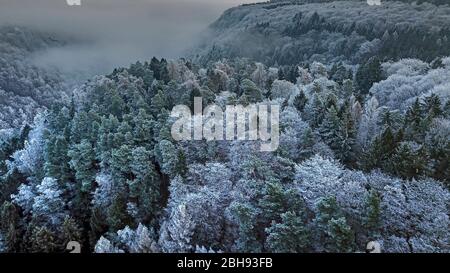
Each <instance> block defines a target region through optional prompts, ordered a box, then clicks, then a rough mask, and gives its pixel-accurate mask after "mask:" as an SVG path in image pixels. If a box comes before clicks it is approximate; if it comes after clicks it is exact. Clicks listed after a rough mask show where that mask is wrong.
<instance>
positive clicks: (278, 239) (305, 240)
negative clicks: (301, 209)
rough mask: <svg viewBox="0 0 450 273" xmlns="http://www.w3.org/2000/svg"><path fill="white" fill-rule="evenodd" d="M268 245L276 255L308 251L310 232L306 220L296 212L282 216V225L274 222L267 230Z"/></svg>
mask: <svg viewBox="0 0 450 273" xmlns="http://www.w3.org/2000/svg"><path fill="white" fill-rule="evenodd" d="M266 233H267V239H266V245H267V248H268V249H269V250H270V251H271V252H275V253H302V252H306V251H308V246H309V231H308V228H307V227H306V226H305V223H304V220H303V219H302V217H301V216H299V215H297V214H296V213H295V212H286V213H284V214H282V215H281V223H278V224H277V223H275V222H273V223H272V225H271V226H270V227H269V228H267V229H266Z"/></svg>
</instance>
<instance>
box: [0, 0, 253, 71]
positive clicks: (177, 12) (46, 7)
mask: <svg viewBox="0 0 450 273" xmlns="http://www.w3.org/2000/svg"><path fill="white" fill-rule="evenodd" d="M81 1H82V5H81V6H79V7H74V6H72V7H71V6H68V5H67V3H66V0H0V24H13V25H15V24H19V25H26V26H32V27H34V28H39V29H41V30H45V31H47V32H50V33H56V34H55V35H58V34H64V35H68V36H70V37H74V38H75V39H76V40H79V41H83V43H76V44H69V45H68V46H66V47H64V48H59V49H53V50H49V51H47V52H40V53H39V54H38V55H37V56H35V60H36V62H37V63H38V64H41V65H45V64H51V65H57V66H58V67H60V68H62V69H68V70H74V69H75V70H86V69H89V68H90V69H93V71H95V72H98V73H104V72H107V70H109V69H111V68H112V67H115V66H118V65H128V64H129V63H131V62H134V61H136V60H143V59H148V58H150V57H151V56H154V55H155V56H161V57H166V58H177V57H181V56H182V55H183V50H184V49H186V48H189V46H190V45H192V44H193V43H194V41H196V40H197V39H198V34H199V33H200V32H202V31H203V30H205V29H206V27H207V26H208V25H209V24H210V23H212V22H213V21H214V20H215V19H217V18H218V17H219V16H220V14H221V13H222V12H223V11H225V10H226V9H227V8H230V7H233V6H237V5H239V4H243V3H249V2H258V0H81Z"/></svg>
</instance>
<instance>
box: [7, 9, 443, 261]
mask: <svg viewBox="0 0 450 273" xmlns="http://www.w3.org/2000/svg"><path fill="white" fill-rule="evenodd" d="M275 2H278V1H272V3H265V4H254V5H245V6H241V7H238V8H233V9H231V10H229V11H227V12H225V14H224V15H223V16H222V18H220V19H219V20H218V21H217V22H216V23H214V24H213V25H212V28H213V29H214V31H215V32H216V33H215V35H216V38H214V39H212V40H210V41H209V44H203V45H202V46H201V48H199V49H198V52H197V53H198V54H196V55H197V56H193V58H192V59H178V60H166V59H158V58H153V59H151V60H148V61H141V62H136V63H134V64H132V65H130V66H129V67H127V68H117V69H115V70H114V71H112V72H111V73H110V74H109V75H103V76H96V77H94V78H92V79H91V80H88V81H86V82H85V83H83V84H80V85H79V86H77V88H75V89H74V90H73V91H72V92H69V93H66V91H60V90H59V87H58V86H59V85H58V84H62V85H64V82H62V81H61V83H59V82H60V81H59V80H55V81H54V82H55V85H54V86H53V85H51V84H49V83H48V84H45V86H48V90H49V91H48V92H49V94H55V98H54V99H53V100H50V103H48V102H47V101H39V99H40V98H42V97H43V96H42V93H40V92H41V91H40V90H41V89H39V88H36V89H37V91H36V93H33V92H34V91H33V90H34V89H33V88H31V89H30V90H31V91H30V92H31V93H30V94H28V95H27V96H29V97H30V99H32V100H34V101H36V108H34V107H33V109H37V110H36V112H30V113H28V114H27V115H25V116H26V117H27V118H22V117H15V116H13V115H6V116H7V117H8V119H9V120H11V122H8V123H7V124H8V125H10V127H7V128H10V129H9V130H3V131H2V132H3V134H2V135H1V138H0V252H64V251H66V246H67V243H68V242H70V241H77V242H80V243H81V245H82V250H83V251H85V252H98V253H125V252H128V253H154V252H165V253H178V252H198V253H204V252H255V253H258V252H274V253H279V252H281V253H285V252H291V253H298V252H365V251H366V245H367V243H368V242H370V241H377V242H379V243H380V244H381V250H382V251H383V252H405V253H411V252H445V253H448V252H450V232H449V228H448V227H449V224H450V220H449V207H450V206H449V205H450V192H449V189H450V180H449V177H450V173H449V172H450V168H449V159H450V158H449V157H450V100H449V99H450V91H449V90H450V57H446V56H448V55H450V53H449V52H447V50H448V46H447V47H445V45H448V44H446V43H447V41H446V40H445V39H444V37H445V36H446V34H445V33H446V32H445V31H447V30H448V26H449V24H450V10H448V9H449V8H448V6H446V5H443V6H440V7H439V9H436V8H435V7H436V6H435V5H432V4H429V3H423V4H412V5H411V4H409V3H401V2H392V3H391V1H390V2H389V3H387V4H386V5H385V6H383V7H382V8H380V9H378V8H377V9H376V10H374V11H370V14H373V15H369V13H364V12H365V11H363V8H362V6H360V5H359V4H360V3H356V2H357V1H351V2H352V3H351V5H350V1H334V2H332V3H322V2H324V1H313V2H314V3H304V4H301V5H300V4H298V3H297V4H292V3H290V2H289V3H287V2H282V3H281V2H280V3H275ZM303 2H305V1H303ZM307 2H312V1H307ZM318 2H321V3H318ZM325 2H329V1H325ZM435 3H436V4H440V3H439V2H435ZM333 5H335V8H333ZM401 6H402V7H403V8H402V9H401V10H403V11H404V12H405V13H404V14H403V13H401V12H400V7H401ZM319 7H320V9H319ZM386 7H387V8H386ZM365 8H369V6H368V5H367V4H365ZM303 9H305V10H308V12H305V11H303ZM431 10H433V11H431ZM344 11H345V12H344ZM358 12H361V14H360V15H358V16H357V17H352V16H353V15H355V16H356V14H358ZM345 13H347V14H346V17H345V18H344V16H343V15H345ZM299 14H301V15H299ZM305 14H306V15H305ZM314 14H317V16H319V17H317V16H316V15H314ZM325 14H326V16H325ZM394 14H395V15H396V16H394ZM407 14H409V15H410V14H420V16H416V17H414V18H413V19H411V20H409V19H406V18H407V16H406V15H407ZM430 14H433V16H431V15H430ZM428 15H430V16H428ZM383 16H387V17H383ZM308 18H316V19H308ZM321 18H324V19H321ZM344 19H345V20H348V21H349V22H350V21H352V24H351V25H354V26H353V27H351V28H350V29H351V31H350V29H349V31H344V29H345V25H346V24H344V23H343V20H344ZM333 20H335V21H333ZM380 21H383V22H384V24H383V25H380V24H379V22H380ZM308 22H315V23H308ZM331 22H333V23H331ZM297 24H298V25H297ZM351 25H349V26H351ZM243 26H245V27H243ZM295 26H297V27H295ZM363 26H364V27H363ZM369 26H370V27H369ZM377 26H379V27H377ZM241 27H243V29H241ZM331 27H333V28H334V29H330V28H331ZM244 29H245V30H244ZM255 29H261V32H259V31H256V30H255ZM264 29H265V30H267V33H266V34H261V33H264ZM338 29H339V31H337V30H338ZM357 30H359V31H360V32H357ZM4 31H5V30H4ZM6 31H7V33H16V34H15V35H17V33H23V32H20V31H25V30H20V31H19V30H18V29H16V30H14V29H12V30H6ZM235 31H237V32H235ZM408 31H411V32H410V33H409V32H408ZM417 31H423V33H426V35H429V36H426V39H428V40H430V39H439V38H441V40H442V44H433V43H430V44H432V45H430V46H429V47H427V48H425V47H424V45H425V44H424V43H422V41H421V40H419V41H417V39H415V41H417V44H413V43H412V42H411V41H409V40H408V42H407V40H405V41H404V43H409V44H410V47H408V50H409V51H407V52H405V50H404V49H405V48H406V44H403V42H402V43H400V44H396V43H394V42H393V40H391V38H386V37H385V36H389V37H395V36H397V38H396V39H409V38H408V37H411V36H410V35H415V36H416V37H424V36H423V35H422V32H417ZM275 32H276V34H275ZM243 33H245V35H246V34H249V35H257V36H258V35H262V36H259V37H260V38H261V39H262V40H258V42H262V43H259V44H258V45H259V47H252V46H253V45H254V44H253V43H252V41H253V39H254V37H253V36H252V37H251V38H249V39H248V40H245V35H244V34H243ZM386 33H387V34H386ZM395 33H397V34H395ZM405 33H409V34H405ZM413 33H415V34H413ZM23 35H24V36H25V37H29V35H32V34H29V35H28V34H23ZM264 35H267V36H264ZM274 35H281V36H274ZM305 35H306V36H305ZM336 35H337V36H336ZM378 35H381V37H385V38H384V40H382V39H381V38H380V41H379V42H376V41H375V40H376V39H377V38H376V37H379V36H378ZM10 36H11V35H6V36H2V38H1V39H0V40H1V41H5V42H3V45H4V50H9V49H10V48H11V49H15V48H16V47H15V46H14V43H15V42H14V41H16V40H17V38H11V39H5V37H10ZM238 36H239V37H241V40H239V41H238V40H236V41H237V42H236V43H235V44H231V41H232V39H233V37H238ZM282 36H283V37H284V38H283V37H282ZM312 36H315V37H316V38H315V40H311V41H312V42H311V43H313V44H315V47H310V46H311V44H307V43H309V42H308V39H309V38H308V37H312ZM19 37H21V36H20V35H19ZM263 37H265V38H263ZM275 37H277V38H275ZM286 37H288V38H286ZM352 37H353V38H355V39H356V40H357V41H358V42H355V43H353V42H352V41H356V40H353V38H352ZM357 37H359V38H357ZM399 37H404V38H399ZM228 39H230V40H228ZM10 40H11V41H10ZM19 41H21V40H20V39H19ZM25 41H26V40H25ZM268 41H273V42H274V43H280V44H281V43H285V45H286V47H285V48H283V49H282V50H281V48H279V47H278V45H274V44H271V43H269V42H268ZM330 41H334V42H333V43H330ZM339 41H342V43H345V44H353V45H352V46H349V47H347V49H346V50H348V52H347V53H345V50H344V51H342V52H341V51H339V50H338V49H337V48H346V47H345V46H344V47H339V46H337V44H338V43H339ZM374 41H375V42H374ZM381 41H383V42H381ZM396 41H399V40H396ZM430 41H434V40H430ZM47 42H49V41H45V42H43V43H44V44H47ZM50 42H51V41H50ZM21 43H22V44H21V45H20V46H18V47H17V48H21V49H20V50H24V51H25V50H26V48H27V46H26V44H27V43H26V42H25V43H23V42H21ZM205 43H206V42H205ZM292 43H293V44H295V46H293V44H292ZM388 43H392V45H396V47H394V46H392V47H389V48H390V49H389V50H388V49H387V48H388V47H387V44H388ZM31 44H33V45H35V44H36V43H35V42H32V43H31ZM37 44H39V43H37ZM325 44H327V45H328V47H329V49H327V51H321V50H320V47H321V46H324V45H325ZM374 44H378V46H377V47H375V48H376V50H373V48H374ZM242 45H246V47H241V49H242V50H241V51H236V49H237V48H238V47H240V46H242ZM355 48H358V49H357V50H355ZM247 49H248V50H249V51H248V52H250V50H251V49H253V50H254V51H255V52H252V53H251V54H247V53H248V52H247ZM276 52H279V53H276ZM300 52H302V54H299V53H300ZM312 52H316V53H314V54H312ZM0 53H1V51H0ZM310 53H311V54H312V55H311V54H310ZM316 55H317V56H316ZM319 55H320V56H319ZM1 56H3V55H1ZM5 56H9V55H5ZM2 58H3V59H0V60H4V58H5V57H2ZM5 60H6V61H5V63H6V64H7V65H8V66H11V64H10V63H11V62H12V63H14V61H16V60H18V58H17V57H12V58H11V60H7V59H5ZM0 69H1V68H0ZM0 71H2V74H1V75H2V76H3V77H5V75H6V76H8V77H9V78H11V77H17V78H18V79H14V80H12V81H11V82H18V83H20V82H26V81H22V78H23V77H21V76H19V75H21V74H19V73H18V72H11V75H10V74H8V73H6V72H3V70H0ZM47 72H48V71H47ZM47 72H45V73H47ZM39 73H44V72H39ZM39 75H40V74H39ZM56 75H57V74H56ZM30 78H31V79H35V78H36V77H35V76H34V75H31V76H30ZM44 82H48V81H44ZM50 82H51V81H50ZM5 83H6V81H5V80H0V86H2V88H7V89H8V90H10V91H9V92H12V93H14V94H17V96H19V95H21V94H20V93H19V90H16V89H14V88H11V85H8V86H9V87H4V86H6V85H5ZM37 86H40V85H37ZM19 89H20V90H22V88H19ZM45 90H47V89H45ZM58 91H59V92H63V93H62V94H64V98H61V97H58V96H59V95H62V94H59V95H58V93H59V92H58ZM53 92H55V93H53ZM34 96H35V97H34ZM6 97H7V98H10V97H9V96H6ZM194 97H201V98H202V99H203V105H205V106H206V105H209V104H212V103H215V104H217V105H218V106H220V107H222V108H225V106H226V105H237V104H241V105H250V104H277V105H280V107H281V112H280V128H281V132H280V146H279V149H278V150H277V151H275V152H271V153H268V152H260V150H259V146H260V145H259V144H260V143H259V141H181V142H176V141H175V140H174V139H173V138H172V135H171V128H172V125H173V123H174V122H175V119H174V118H172V117H171V115H170V111H171V110H172V109H173V107H174V106H176V105H187V106H189V107H190V108H191V109H193V100H194ZM17 101H18V99H12V101H1V103H0V105H1V106H2V107H9V104H10V103H16V102H17ZM38 105H39V106H38ZM15 120H17V121H15ZM27 120H30V121H27ZM24 121H25V122H24Z"/></svg>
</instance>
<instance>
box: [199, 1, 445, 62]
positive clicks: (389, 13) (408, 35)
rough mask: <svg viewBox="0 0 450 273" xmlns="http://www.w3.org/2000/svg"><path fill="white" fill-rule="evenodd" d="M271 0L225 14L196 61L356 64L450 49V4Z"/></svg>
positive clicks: (426, 57) (422, 56) (425, 57)
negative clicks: (243, 59)
mask: <svg viewBox="0 0 450 273" xmlns="http://www.w3.org/2000/svg"><path fill="white" fill-rule="evenodd" d="M308 2H312V3H307V2H305V1H298V2H295V3H294V2H283V1H280V2H275V3H273V2H271V3H262V4H252V5H244V6H240V7H236V8H232V9H230V10H228V11H226V12H225V13H224V14H223V15H222V17H221V18H219V19H218V20H217V21H216V22H215V23H214V24H212V25H211V27H210V33H209V35H208V36H207V38H206V39H205V41H204V42H203V43H202V44H201V45H200V47H199V48H200V51H197V52H196V55H195V58H196V59H197V60H199V61H201V62H202V63H206V62H208V61H214V60H218V59H220V58H224V57H225V58H233V57H249V58H252V59H255V60H257V61H261V62H264V63H266V64H274V63H278V64H280V65H282V64H283V65H288V64H295V63H299V62H305V61H309V62H310V61H320V62H324V63H328V62H336V61H347V62H349V63H354V64H357V63H362V62H364V61H366V60H367V59H369V58H370V57H373V56H379V57H381V59H386V60H387V59H395V60H398V59H401V58H405V57H409V58H418V59H422V60H425V61H431V60H433V59H434V58H436V57H438V56H446V55H449V53H450V41H449V39H448V37H449V36H450V7H449V6H448V5H443V6H436V5H433V4H430V3H422V4H416V3H405V2H398V1H389V2H385V1H383V4H382V5H381V6H369V5H368V4H367V3H366V2H365V1H359V0H349V1H334V2H328V1H327V2H325V3H323V2H322V1H318V0H315V1H308ZM436 3H439V2H436Z"/></svg>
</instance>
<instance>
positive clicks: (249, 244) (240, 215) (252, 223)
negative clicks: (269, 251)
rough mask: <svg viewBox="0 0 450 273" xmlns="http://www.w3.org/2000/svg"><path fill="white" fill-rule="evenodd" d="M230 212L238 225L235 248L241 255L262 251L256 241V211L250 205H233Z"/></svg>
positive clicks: (259, 243)
mask: <svg viewBox="0 0 450 273" xmlns="http://www.w3.org/2000/svg"><path fill="white" fill-rule="evenodd" d="M230 212H231V214H232V215H233V217H234V218H235V220H236V221H237V224H238V239H237V241H236V243H235V248H236V250H237V251H238V252H242V253H258V252H261V250H262V244H261V242H260V241H259V240H258V237H259V236H258V231H257V230H256V217H257V215H258V212H257V209H256V208H255V207H253V206H252V205H251V204H245V203H233V204H232V206H231V207H230Z"/></svg>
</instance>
